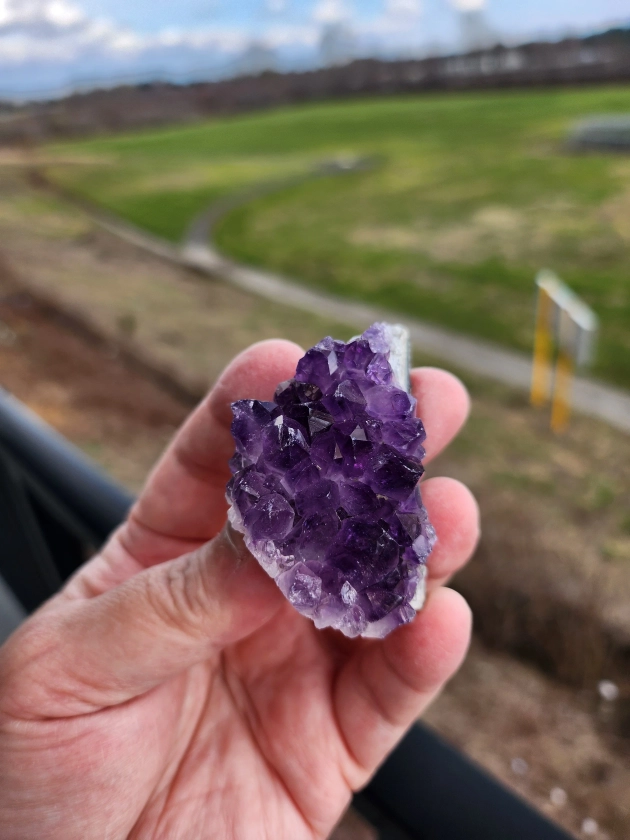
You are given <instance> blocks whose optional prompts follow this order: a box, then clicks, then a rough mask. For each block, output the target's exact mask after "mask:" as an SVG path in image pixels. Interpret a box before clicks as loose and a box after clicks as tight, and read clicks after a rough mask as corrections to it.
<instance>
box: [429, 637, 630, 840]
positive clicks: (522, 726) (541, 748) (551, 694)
mask: <svg viewBox="0 0 630 840" xmlns="http://www.w3.org/2000/svg"><path fill="white" fill-rule="evenodd" d="M623 710H624V706H623V702H619V701H617V703H616V704H614V703H612V704H611V703H607V702H606V701H604V700H601V699H600V698H599V696H598V695H597V693H596V692H594V691H583V692H579V693H576V692H574V691H571V690H570V689H567V688H564V687H562V686H559V685H558V684H557V683H554V682H553V681H551V680H548V679H545V678H544V677H543V676H541V674H540V673H539V672H538V671H537V670H536V669H534V668H530V667H527V666H525V665H523V664H521V663H519V662H516V661H515V660H514V659H512V658H510V657H508V656H501V655H499V654H497V653H491V652H490V651H489V650H488V649H487V648H484V647H483V646H482V645H481V644H480V643H479V642H475V643H474V644H473V647H472V649H471V651H470V654H469V656H468V659H467V660H466V662H465V663H464V666H463V668H462V670H461V672H460V673H459V674H458V675H457V676H456V677H455V679H454V680H453V681H452V682H451V683H450V685H449V686H448V687H447V689H446V691H445V692H444V694H443V695H442V697H441V698H440V700H439V701H438V702H437V703H435V705H434V706H432V708H431V709H430V711H429V713H428V715H427V722H428V723H430V725H431V726H433V727H435V728H436V729H437V730H438V731H439V732H440V733H441V734H442V735H443V736H444V737H445V738H447V740H449V741H450V742H451V743H453V744H455V745H456V746H458V747H459V748H460V749H462V750H464V752H466V753H467V754H468V755H469V756H470V757H471V758H473V759H474V760H475V761H477V762H478V763H479V764H481V765H482V766H483V767H484V768H485V769H486V770H488V771H489V772H491V773H492V774H493V775H494V776H496V777H497V778H498V779H500V780H501V781H502V782H503V783H504V784H505V785H506V786H508V787H509V788H511V789H512V790H514V791H515V792H517V793H518V794H520V795H521V796H523V797H524V798H525V799H527V800H528V801H530V802H531V803H532V804H534V805H535V806H536V807H537V808H538V809H539V810H541V811H542V812H543V813H545V814H546V815H547V816H548V817H549V818H550V819H552V820H554V821H556V822H558V823H560V824H561V825H562V826H563V827H564V828H565V829H567V830H568V831H570V832H571V833H572V834H574V835H575V836H576V837H587V836H594V837H596V838H599V840H604V838H610V840H613V838H614V840H623V838H626V837H627V836H628V830H629V828H630V800H629V799H628V796H627V792H628V790H630V764H629V763H628V761H627V755H628V745H629V744H630V742H629V741H628V740H627V738H623V737H620V736H619V735H616V736H615V735H613V734H611V728H612V727H611V718H614V717H615V716H623V715H624V711H623ZM589 819H590V820H595V822H596V824H597V826H598V830H597V831H596V833H595V834H594V835H587V834H586V833H584V832H583V831H582V826H583V824H584V821H585V820H589Z"/></svg>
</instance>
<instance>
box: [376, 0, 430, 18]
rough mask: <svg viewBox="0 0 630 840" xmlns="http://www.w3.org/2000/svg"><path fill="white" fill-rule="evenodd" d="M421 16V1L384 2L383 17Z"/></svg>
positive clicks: (400, 0) (396, 0) (388, 0)
mask: <svg viewBox="0 0 630 840" xmlns="http://www.w3.org/2000/svg"><path fill="white" fill-rule="evenodd" d="M421 14H422V0H386V2H385V15H387V16H388V17H389V16H391V17H407V18H409V17H419V16H420V15H421Z"/></svg>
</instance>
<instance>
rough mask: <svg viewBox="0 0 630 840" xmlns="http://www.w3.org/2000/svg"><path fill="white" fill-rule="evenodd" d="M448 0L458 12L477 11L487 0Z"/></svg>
mask: <svg viewBox="0 0 630 840" xmlns="http://www.w3.org/2000/svg"><path fill="white" fill-rule="evenodd" d="M450 2H451V5H452V6H454V7H455V8H456V9H457V11H459V12H477V11H479V10H480V9H485V8H486V6H487V0H450Z"/></svg>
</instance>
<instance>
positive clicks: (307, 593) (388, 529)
mask: <svg viewBox="0 0 630 840" xmlns="http://www.w3.org/2000/svg"><path fill="white" fill-rule="evenodd" d="M407 358H408V338H407V334H406V330H404V328H402V327H399V326H392V325H388V324H383V323H378V324H373V325H372V326H371V327H370V328H369V329H368V330H366V331H365V332H364V333H363V335H361V336H359V337H358V338H356V339H353V340H352V341H350V342H349V343H348V344H344V343H343V341H335V340H333V339H332V338H324V339H323V340H322V341H320V342H319V344H316V345H315V347H313V348H312V349H310V350H309V351H308V352H307V353H306V355H305V356H304V357H303V358H302V359H301V360H300V362H299V363H298V366H297V371H296V374H295V378H294V379H290V380H288V381H287V382H282V383H281V384H280V385H279V386H278V388H277V389H276V393H275V395H274V399H273V401H272V402H262V401H260V400H239V401H238V402H235V403H234V404H233V405H232V411H233V413H234V420H233V422H232V435H233V436H234V440H235V442H236V453H235V455H234V457H233V458H232V461H231V462H230V466H231V469H232V473H233V477H232V478H231V479H230V482H229V484H228V487H227V498H228V501H229V502H230V505H231V507H230V512H229V516H230V521H231V522H232V525H233V526H234V527H235V528H236V529H237V530H238V531H241V532H242V533H243V534H244V535H245V543H246V545H247V547H248V548H249V550H250V551H251V552H252V554H253V555H254V556H255V557H256V559H257V560H258V562H259V563H260V565H261V566H262V567H263V569H265V571H266V572H267V573H268V574H269V575H270V576H271V577H272V578H274V580H275V581H276V583H277V584H278V586H279V587H280V589H281V590H282V592H283V593H284V595H285V596H286V598H288V600H289V601H290V602H291V603H292V604H293V606H294V607H295V608H296V609H297V610H298V611H299V612H300V613H302V614H303V615H305V616H308V617H309V618H311V619H312V620H313V621H314V622H315V625H316V626H317V627H319V628H323V627H335V628H337V629H338V630H341V631H342V632H343V633H345V635H346V636H351V637H352V636H371V637H378V638H382V637H383V636H386V635H387V634H388V633H389V632H390V631H391V630H393V629H394V628H396V627H398V626H399V625H401V624H405V623H407V622H409V621H411V620H412V619H413V617H414V616H415V614H416V610H417V609H419V608H420V607H421V606H422V603H423V601H424V592H425V576H426V567H425V563H426V560H427V557H428V556H429V553H430V552H431V549H432V547H433V544H434V543H435V531H434V529H433V527H432V526H431V524H430V523H429V521H428V517H427V513H426V510H425V508H424V507H423V505H422V500H421V497H420V490H419V488H418V480H419V479H420V476H421V475H422V473H423V471H424V470H423V467H422V459H423V457H424V449H423V448H422V443H423V441H424V439H425V436H426V435H425V431H424V427H423V425H422V422H421V421H420V420H418V419H416V417H415V407H416V401H415V399H414V398H413V397H412V396H411V395H410V394H409V393H408V381H407V378H408V366H407Z"/></svg>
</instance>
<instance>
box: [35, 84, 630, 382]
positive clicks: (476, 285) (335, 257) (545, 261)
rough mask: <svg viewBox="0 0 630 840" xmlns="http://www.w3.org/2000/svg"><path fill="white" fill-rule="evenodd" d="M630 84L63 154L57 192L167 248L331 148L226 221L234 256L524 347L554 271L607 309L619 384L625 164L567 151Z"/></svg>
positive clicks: (400, 100) (320, 114) (240, 120)
mask: <svg viewBox="0 0 630 840" xmlns="http://www.w3.org/2000/svg"><path fill="white" fill-rule="evenodd" d="M627 111H630V87H621V86H617V87H600V88H591V89H579V90H568V89H553V90H535V91H518V92H501V93H467V94H440V95H425V96H414V97H396V98H390V99H369V100H367V99H363V100H357V101H344V102H334V103H323V104H316V105H307V106H300V107H296V108H290V109H289V108H287V109H282V110H277V111H270V112H265V113H262V114H252V115H247V116H241V117H237V118H230V119H222V120H216V121H208V122H204V123H201V124H196V125H192V126H185V127H176V128H170V129H161V130H152V131H145V132H139V133H134V134H126V135H119V136H112V137H105V138H99V139H93V140H88V141H81V142H73V143H64V144H57V145H56V146H53V147H51V151H53V152H60V153H63V154H64V155H66V156H67V155H68V154H71V155H72V156H73V157H76V158H77V160H80V159H82V158H86V159H87V162H86V163H85V164H84V165H72V166H64V167H60V166H58V167H53V168H52V169H51V174H52V176H53V177H54V178H56V179H58V180H60V181H61V182H62V183H63V184H64V185H65V186H67V187H69V188H71V189H73V190H75V191H77V192H78V193H80V194H81V195H83V196H86V197H88V198H90V199H92V200H95V201H97V202H99V203H100V204H102V205H103V206H105V207H107V208H109V209H111V210H113V211H115V212H117V213H119V214H120V215H122V216H124V217H126V218H128V219H129V220H131V221H133V222H135V223H137V224H140V225H143V226H145V227H146V228H147V229H149V230H150V231H152V232H154V233H157V234H160V235H162V236H166V237H168V238H170V239H172V240H177V239H179V238H181V236H182V234H183V232H184V230H185V229H186V226H187V224H188V223H189V222H190V220H191V219H192V218H193V216H194V215H195V214H196V213H197V212H198V211H200V210H201V209H203V208H204V207H205V206H206V204H207V203H208V202H210V201H212V200H214V199H216V198H219V197H221V196H224V195H226V194H229V193H231V192H234V191H237V190H241V189H243V188H244V187H247V186H249V185H253V184H258V183H263V182H265V181H270V180H274V179H280V178H284V177H287V176H290V175H293V174H296V173H300V172H305V171H306V170H307V169H308V168H309V167H310V166H312V165H313V164H314V163H315V162H317V161H318V160H322V159H323V158H327V157H330V156H332V155H338V154H352V155H374V156H376V157H377V159H378V161H379V164H378V165H377V166H376V167H375V168H373V169H371V170H368V171H363V172H357V173H353V174H348V175H344V176H342V177H329V178H320V179H314V180H310V181H305V182H302V183H300V184H297V185H295V186H292V187H289V188H286V189H283V190H280V191H278V192H276V193H274V194H268V195H265V196H263V197H261V198H259V199H256V200H254V201H252V202H251V203H248V204H246V205H244V206H242V207H240V208H238V209H236V210H233V211H232V212H231V213H230V214H228V215H227V216H226V217H225V218H224V219H223V220H222V222H221V223H220V224H219V226H218V229H217V231H216V238H217V242H218V244H219V246H220V247H221V248H222V249H223V250H224V251H226V252H227V253H229V254H231V255H233V256H235V257H237V258H239V259H241V260H244V261H246V262H248V263H252V264H257V265H261V266H265V267H267V268H272V269H275V270H278V271H281V272H283V273H285V274H287V275H289V276H292V277H293V278H295V279H296V280H299V281H301V282H304V283H308V284H311V285H313V286H317V287H320V288H323V289H325V290H328V291H331V292H334V293H336V294H339V295H344V296H348V297H356V298H360V299H362V300H366V301H369V302H372V303H377V304H379V305H384V306H387V307H389V308H391V309H392V310H393V311H398V312H405V313H408V314H413V315H416V316H417V317H420V318H423V319H426V320H430V321H434V322H436V323H439V324H443V325H445V326H448V327H451V328H453V329H457V330H460V331H462V332H466V333H469V334H473V335H477V336H480V337H483V338H487V339H491V340H494V341H498V342H500V343H502V344H504V345H507V346H512V347H516V348H519V349H522V350H529V349H530V347H531V336H532V320H533V279H534V274H535V272H536V271H537V270H538V269H539V268H541V267H543V266H546V267H549V268H553V269H555V270H556V271H557V272H558V273H559V274H560V275H561V276H562V277H563V279H565V280H566V282H568V283H569V284H570V285H571V286H572V287H573V288H574V289H575V291H577V292H578V293H579V294H581V295H582V296H583V297H584V298H585V299H586V300H587V302H588V303H590V304H591V305H592V306H593V307H594V308H595V310H596V311H597V313H598V314H599V316H600V319H601V324H602V335H601V341H600V346H599V353H598V358H597V362H596V365H595V368H594V373H595V374H596V375H598V376H601V377H603V378H606V379H608V380H610V381H613V382H616V383H618V384H621V385H624V386H626V387H630V157H623V156H614V155H606V154H588V155H576V154H570V153H568V152H567V151H566V149H565V146H564V139H565V137H566V133H567V130H568V129H569V127H570V126H571V124H572V123H573V122H574V121H575V120H576V119H579V118H582V117H584V116H587V115H589V114H594V113H598V114H599V113H614V112H627Z"/></svg>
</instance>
